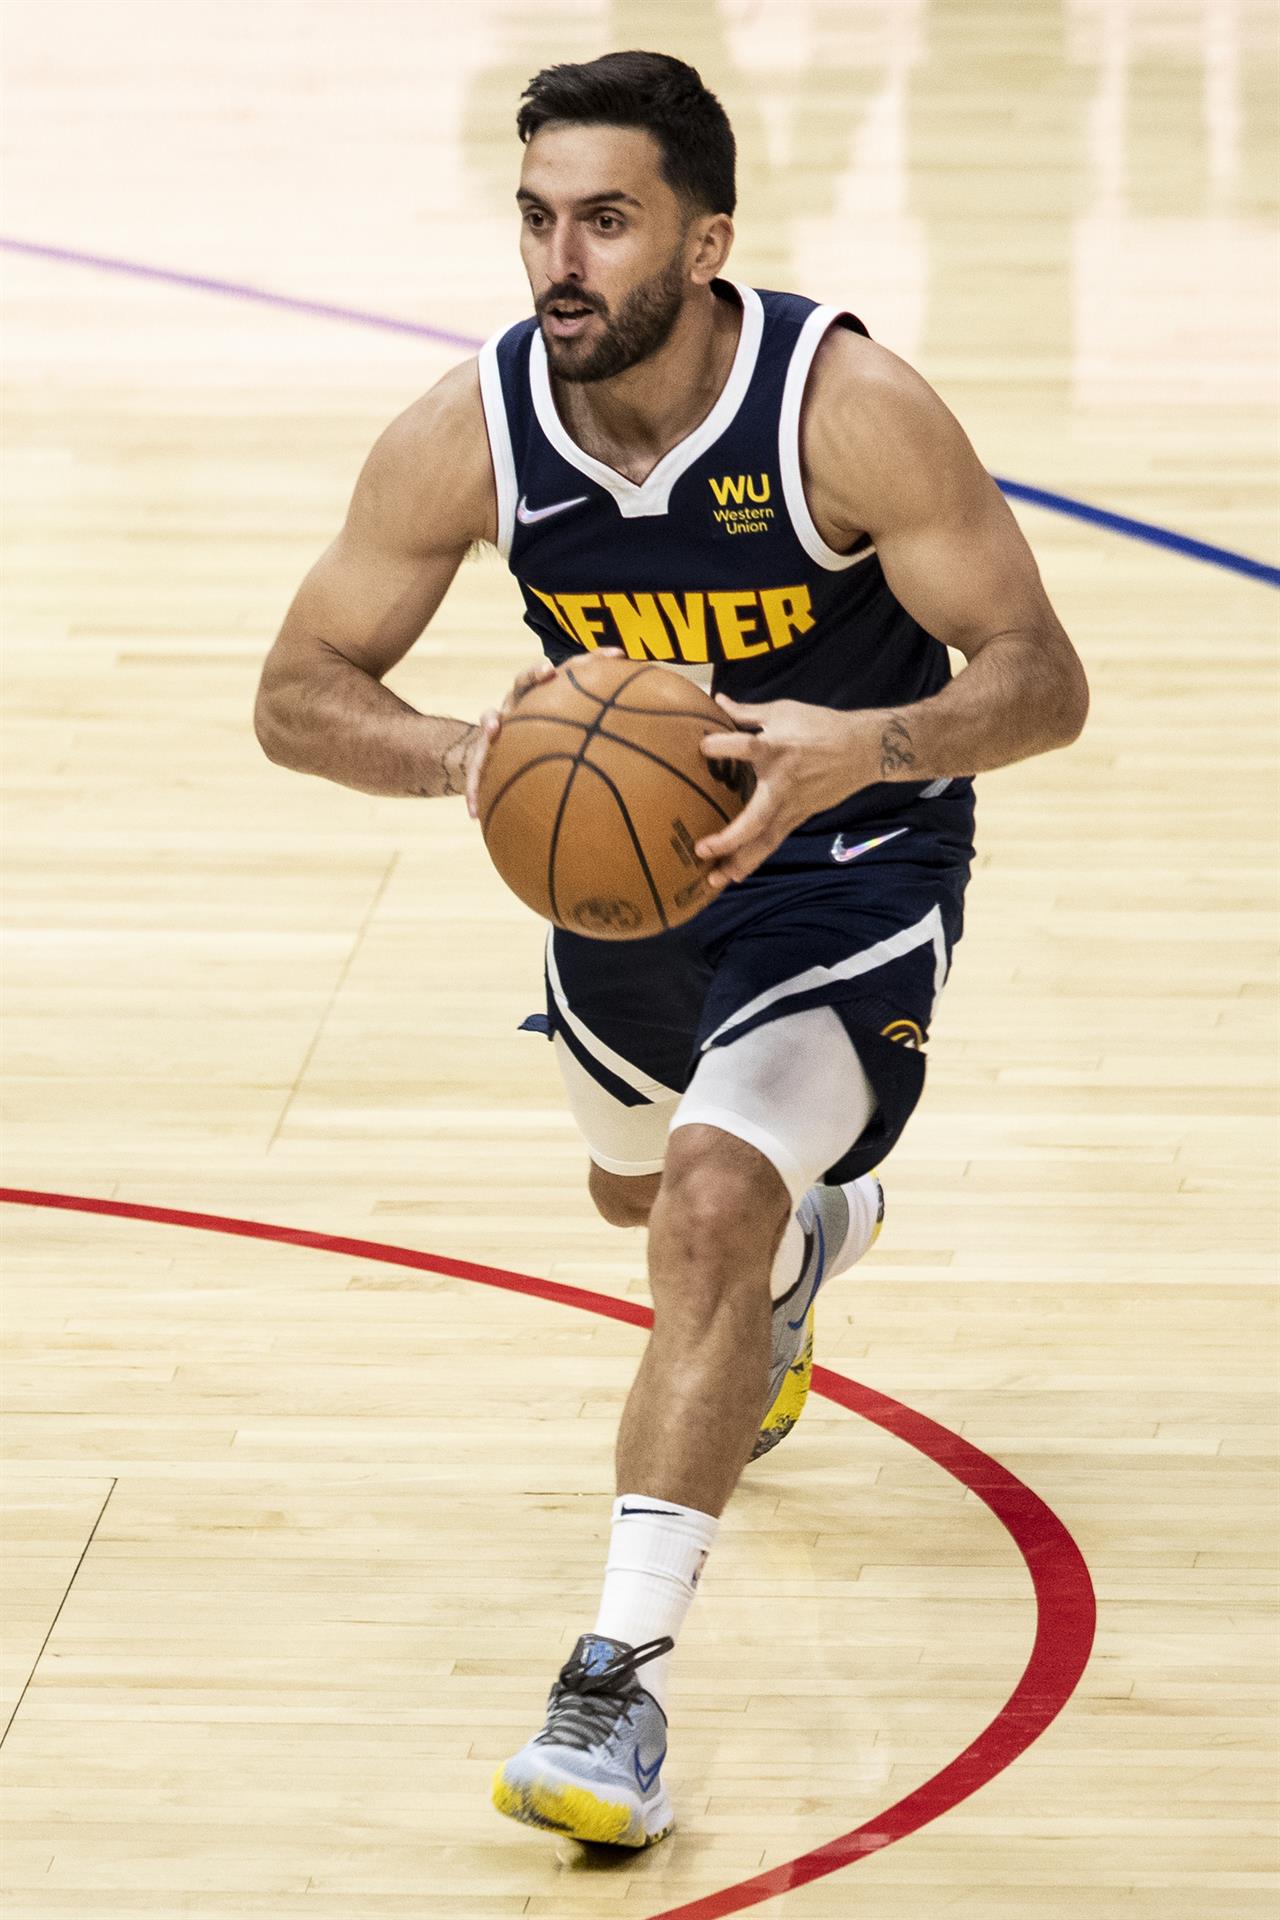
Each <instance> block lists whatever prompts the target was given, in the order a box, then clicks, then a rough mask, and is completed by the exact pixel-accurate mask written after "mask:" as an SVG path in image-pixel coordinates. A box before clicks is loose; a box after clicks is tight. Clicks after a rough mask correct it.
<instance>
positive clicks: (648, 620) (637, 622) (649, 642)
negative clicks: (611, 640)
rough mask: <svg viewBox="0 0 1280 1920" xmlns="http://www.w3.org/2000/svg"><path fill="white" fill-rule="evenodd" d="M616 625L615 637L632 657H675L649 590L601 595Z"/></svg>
mask: <svg viewBox="0 0 1280 1920" xmlns="http://www.w3.org/2000/svg"><path fill="white" fill-rule="evenodd" d="M602 598H603V600H604V604H605V606H606V608H607V609H608V611H609V612H610V613H611V614H612V615H613V618H614V620H615V622H616V623H617V628H618V638H619V639H620V640H621V642H622V644H623V647H624V648H625V650H626V653H627V656H628V658H629V659H632V660H674V659H675V654H674V653H673V652H672V649H671V635H670V634H669V633H668V632H667V629H666V627H665V626H664V625H663V622H662V615H661V614H660V613H659V612H658V606H657V602H656V601H655V599H654V597H653V595H652V594H651V593H638V594H637V595H636V597H635V599H634V600H633V599H632V598H631V595H630V594H629V593H606V594H604V595H603V596H602Z"/></svg>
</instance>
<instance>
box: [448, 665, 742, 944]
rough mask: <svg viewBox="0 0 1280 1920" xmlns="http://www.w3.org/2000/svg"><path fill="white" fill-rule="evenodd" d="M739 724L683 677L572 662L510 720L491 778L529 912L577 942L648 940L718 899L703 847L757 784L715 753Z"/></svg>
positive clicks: (500, 861)
mask: <svg viewBox="0 0 1280 1920" xmlns="http://www.w3.org/2000/svg"><path fill="white" fill-rule="evenodd" d="M733 726H734V723H733V721H732V720H730V718H729V716H728V714H726V713H725V712H724V711H723V709H722V708H720V707H718V706H717V705H716V704H715V701H714V700H712V699H711V697H710V695H709V694H706V693H703V691H702V689H701V688H700V687H697V686H694V685H693V683H692V682H691V681H689V680H686V679H684V678H683V676H682V675H680V674H678V673H670V672H668V671H667V670H666V669H665V668H663V667H659V666H653V665H650V664H649V663H647V662H645V661H641V660H617V659H602V658H600V657H599V656H596V655H592V654H584V655H582V656H581V657H580V658H579V657H575V658H574V659H572V660H568V661H566V662H565V664H564V665H563V666H562V667H561V668H560V669H559V671H558V672H557V673H556V674H555V676H554V678H553V679H550V680H546V681H544V682H543V683H542V684H541V685H540V686H536V687H533V688H531V689H530V691H529V692H528V693H526V694H524V695H523V696H522V698H521V699H520V701H519V704H518V705H517V707H516V710H515V712H514V713H513V714H512V715H511V717H510V718H509V719H507V720H504V721H503V723H502V730H501V732H500V733H499V734H498V737H497V739H496V740H495V741H493V743H492V744H491V746H490V748H489V751H488V754H487V755H486V757H485V763H484V766H483V768H482V769H481V775H480V792H479V799H480V825H481V828H482V830H483V832H484V839H485V845H486V846H487V847H488V849H489V855H490V858H491V859H492V861H493V864H494V866H495V867H496V868H497V869H498V872H499V873H500V874H501V875H502V877H503V879H504V880H505V881H506V883H507V885H508V886H509V887H510V888H511V890H512V892H513V893H515V894H518V895H519V897H520V899H521V900H523V901H524V902H525V904H526V906H530V907H532V908H533V910H534V912H535V913H538V914H541V915H542V917H543V919H544V920H553V921H554V922H555V924H556V925H557V926H558V927H564V928H566V929H567V930H568V931H569V932H571V933H585V934H589V935H591V937H592V938H594V939H597V940H641V939H644V937H645V936H646V935H647V934H653V933H661V932H662V931H663V930H664V928H667V927H678V926H680V925H681V924H682V923H683V922H684V921H686V920H691V919H692V918H693V916H694V915H695V914H696V913H698V912H700V910H701V909H702V908H703V907H705V906H706V904H707V902H708V901H709V900H710V899H711V898H712V897H713V896H712V892H711V889H710V887H708V885H707V878H706V874H707V864H708V863H707V862H705V861H702V860H699V859H698V857H697V855H696V854H695V853H694V850H693V849H694V847H695V845H696V844H697V842H698V841H699V840H701V839H702V838H703V837H704V835H706V834H710V833H714V832H716V831H717V830H718V829H719V828H720V827H723V826H725V825H726V824H727V822H728V821H730V820H732V819H733V818H734V816H735V815H736V814H738V813H740V812H741V810H742V808H743V806H744V805H745V804H746V801H747V798H748V797H749V795H750V792H751V789H752V787H753V785H754V784H755V782H754V775H753V774H752V772H751V769H750V768H749V767H747V766H745V765H742V764H740V763H739V762H737V761H723V760H722V761H716V762H712V761H709V760H707V759H706V758H705V756H704V755H703V752H702V747H701V742H702V740H703V738H704V736H705V735H706V734H708V733H724V732H726V731H732V730H733Z"/></svg>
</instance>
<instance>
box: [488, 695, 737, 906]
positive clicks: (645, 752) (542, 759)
mask: <svg viewBox="0 0 1280 1920" xmlns="http://www.w3.org/2000/svg"><path fill="white" fill-rule="evenodd" d="M656 666H657V662H656V661H653V660H646V661H644V662H642V663H641V664H640V665H639V666H638V667H637V668H636V671H635V672H634V673H633V674H630V675H629V676H628V678H627V679H625V680H624V681H623V682H622V683H621V685H620V686H617V687H615V688H614V690H613V692H612V693H611V694H610V695H609V696H608V698H607V699H605V698H603V697H602V696H601V695H600V694H598V693H592V692H591V690H590V689H589V688H588V687H584V686H582V685H581V684H580V683H579V682H578V681H577V680H576V679H575V678H574V674H573V667H572V666H570V665H568V664H566V665H565V667H564V669H563V672H564V676H565V678H566V680H568V682H569V684H570V686H571V687H572V688H573V689H574V691H575V692H576V693H580V694H582V696H583V697H584V699H587V700H594V701H595V702H596V704H597V705H598V706H599V708H600V711H599V713H598V714H597V715H596V717H595V719H594V720H592V721H591V722H590V723H589V724H586V723H584V722H583V721H581V720H569V719H567V718H566V717H565V716H563V715H561V714H532V713H527V714H512V715H511V716H510V718H509V719H508V720H506V721H505V722H504V725H506V726H511V725H513V724H514V723H515V722H516V721H517V720H521V719H523V720H553V721H555V722H556V724H558V725H560V726H566V727H579V728H581V730H582V741H581V744H580V745H579V747H578V750H577V752H576V753H574V754H572V755H569V754H563V753H544V754H539V755H538V757H537V758H536V759H534V760H530V761H527V762H526V764H525V765H524V766H523V767H521V768H520V769H519V770H518V771H517V772H516V773H513V774H512V776H511V778H510V779H509V780H508V781H507V783H506V785H505V786H504V787H502V788H501V789H500V790H499V792H498V793H497V794H496V795H495V796H494V799H493V802H492V804H491V805H490V808H489V811H488V812H487V813H486V815H485V817H484V819H483V821H482V822H481V832H484V831H485V830H486V829H487V827H488V825H489V822H490V820H492V818H493V815H494V812H495V810H496V808H497V806H498V803H499V802H500V801H501V800H504V799H505V798H506V796H507V794H508V793H509V792H510V790H511V788H512V787H513V786H514V785H515V783H516V781H517V780H519V778H520V776H521V774H525V773H528V772H529V770H530V769H531V768H532V767H537V766H544V765H546V764H547V762H548V761H553V760H569V762H570V766H569V773H568V777H567V778H566V780H565V783H564V788H563V790H562V792H561V795H560V804H559V806H558V807H557V808H556V817H555V820H554V822H553V823H552V828H551V839H550V843H549V845H548V847H547V901H548V904H549V906H550V908H551V918H552V919H553V920H555V919H556V918H557V917H558V915H557V907H558V902H557V897H556V884H555V874H556V849H557V847H558V846H559V843H560V828H561V826H562V825H563V822H564V816H565V810H566V808H567V807H568V804H569V795H570V793H571V792H572V791H573V783H574V781H575V780H576V779H577V777H578V772H579V769H580V768H581V767H583V766H589V767H590V768H591V771H592V773H595V774H598V775H599V777H600V778H601V779H602V780H603V781H604V783H605V785H606V786H607V787H608V789H609V791H610V792H611V793H612V795H613V797H614V799H615V800H616V801H617V803H618V810H619V812H620V813H621V815H622V818H623V820H624V822H625V823H626V829H627V832H628V834H629V835H630V836H631V844H632V846H633V847H634V848H635V852H636V858H637V859H638V860H639V862H640V867H641V870H642V872H643V874H644V877H645V882H646V884H647V886H648V888H649V892H650V893H651V894H652V896H653V904H654V906H655V907H656V908H657V910H658V918H659V919H660V920H661V922H662V925H663V927H664V929H665V928H668V927H669V926H670V922H669V920H668V919H667V915H666V910H665V909H664V907H663V904H662V900H661V897H660V895H659V893H658V889H657V887H656V886H655V885H654V881H653V874H652V873H651V871H650V868H649V862H648V861H647V860H646V859H645V855H644V848H643V847H642V846H641V845H640V840H639V836H638V835H637V833H636V830H635V827H634V826H633V825H632V821H631V815H630V813H629V812H628V811H627V806H626V802H625V801H624V800H623V798H622V795H621V793H620V792H619V790H618V788H617V787H616V786H615V785H614V783H613V781H612V780H611V779H610V778H609V776H608V774H607V773H605V772H604V771H603V769H602V768H600V767H598V766H595V765H594V764H593V763H592V762H591V761H589V760H588V759H587V758H586V754H587V749H588V747H589V746H590V745H591V742H592V741H593V740H594V739H595V737H596V735H597V734H598V733H600V731H601V729H602V727H603V725H604V721H605V716H606V715H607V714H608V711H609V709H610V707H612V706H614V705H616V703H617V700H618V696H619V694H622V693H625V692H626V690H627V688H628V687H632V686H634V685H635V683H636V681H637V680H642V679H643V678H644V676H645V674H646V673H652V672H653V671H654V670H655V667H656ZM618 710H619V712H620V713H642V714H643V713H644V712H645V709H644V708H642V707H620V708H619V709H618ZM651 717H653V716H651ZM673 717H674V716H673ZM684 717H685V718H688V719H695V720H709V718H710V716H709V715H707V714H687V715H685V716H684ZM603 738H604V739H606V740H609V741H611V742H612V743H613V744H614V745H615V746H620V747H631V748H632V750H633V751H634V752H636V753H638V754H640V755H641V756H642V757H643V758H644V759H647V760H652V761H653V762H654V764H655V765H656V766H660V767H662V768H663V769H664V770H665V771H666V772H667V773H673V774H674V775H675V777H676V778H677V780H683V781H684V783H685V785H686V786H688V787H692V789H693V791H694V792H695V793H696V794H699V795H701V797H702V798H703V799H704V800H705V801H706V802H707V804H708V806H710V807H712V808H713V809H714V811H715V812H716V813H718V814H719V815H720V818H721V819H722V820H724V821H726V822H727V821H728V819H729V815H728V814H727V813H726V812H725V811H724V809H723V807H721V806H720V804H719V802H718V801H716V800H714V799H713V798H712V796H711V795H710V794H709V793H707V792H705V791H704V789H703V788H702V787H700V786H699V785H698V783H697V781H696V780H691V779H690V778H689V776H688V774H686V773H682V772H681V770H680V768H679V767H673V766H672V765H671V763H670V761H669V760H664V759H663V758H662V756H661V755H660V754H656V753H651V752H650V751H649V749H648V748H647V747H639V746H636V745H635V744H634V742H633V741H630V740H624V739H623V738H622V736H621V735H620V734H614V733H606V734H604V735H603Z"/></svg>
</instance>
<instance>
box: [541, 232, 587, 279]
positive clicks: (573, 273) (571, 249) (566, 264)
mask: <svg viewBox="0 0 1280 1920" xmlns="http://www.w3.org/2000/svg"><path fill="white" fill-rule="evenodd" d="M546 271H547V277H548V279H549V280H550V281H551V283H552V285H553V286H555V285H558V284H559V282H561V281H568V282H570V283H571V284H573V285H575V286H579V285H581V283H582V279H583V270H582V250H581V247H580V246H579V244H578V233H577V229H576V226H575V224H574V222H573V221H571V220H568V221H566V220H557V221H556V224H555V228H554V230H553V232H552V235H551V245H550V246H549V247H548V249H547V254H546Z"/></svg>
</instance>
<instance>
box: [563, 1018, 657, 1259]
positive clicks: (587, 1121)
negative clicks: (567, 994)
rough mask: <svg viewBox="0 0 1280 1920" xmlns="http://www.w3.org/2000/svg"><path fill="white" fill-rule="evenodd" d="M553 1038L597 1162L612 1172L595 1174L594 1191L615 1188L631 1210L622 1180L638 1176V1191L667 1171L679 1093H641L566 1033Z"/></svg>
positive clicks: (570, 1095)
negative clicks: (598, 1064)
mask: <svg viewBox="0 0 1280 1920" xmlns="http://www.w3.org/2000/svg"><path fill="white" fill-rule="evenodd" d="M553 1044H554V1046H555V1055H556V1065H557V1066H558V1067H559V1069H560V1078H561V1080H562V1081H563V1082H564V1090H565V1094H566V1096H567V1098H568V1101H569V1107H570V1111H571V1112H572V1114H573V1117H574V1120H575V1121H576V1122H577V1126H578V1131H579V1133H580V1134H581V1135H582V1137H583V1140H584V1141H585V1142H586V1147H587V1152H588V1154H589V1155H590V1158H591V1164H592V1167H593V1168H594V1169H597V1170H598V1171H599V1172H600V1173H602V1174H605V1175H607V1176H609V1178H607V1179H605V1180H596V1179H595V1178H594V1177H593V1179H592V1194H593V1197H596V1196H599V1197H603V1196H608V1195H611V1194H614V1193H616V1194H617V1195H618V1205H619V1207H620V1208H622V1209H623V1210H628V1211H629V1210H631V1209H630V1208H626V1207H625V1190H624V1189H623V1188H622V1187H621V1186H620V1185H619V1183H620V1182H624V1181H628V1182H629V1181H634V1182H635V1183H636V1185H635V1188H634V1192H635V1193H636V1195H637V1196H639V1195H641V1194H643V1193H646V1192H647V1191H648V1187H649V1183H650V1181H651V1178H652V1177H653V1176H656V1175H658V1174H660V1173H661V1172H662V1164H663V1160H664V1159H665V1157H666V1151H667V1133H668V1131H669V1129H670V1126H671V1120H672V1116H673V1115H674V1113H675V1110H676V1108H677V1107H678V1106H679V1104H680V1095H679V1094H678V1093H677V1092H676V1091H675V1090H674V1089H673V1088H667V1089H658V1088H655V1089H654V1091H653V1092H652V1093H640V1092H638V1091H637V1090H636V1089H635V1088H631V1087H628V1086H627V1084H626V1082H625V1081H621V1082H620V1081H619V1080H618V1079H617V1078H616V1076H613V1075H610V1076H609V1079H608V1080H607V1081H606V1079H605V1078H604V1077H603V1076H602V1074H601V1073H600V1071H599V1070H598V1069H596V1070H593V1065H592V1063H591V1061H590V1059H589V1058H585V1059H584V1057H583V1054H584V1051H585V1050H584V1049H582V1048H571V1047H570V1046H569V1045H568V1043H567V1042H566V1039H565V1036H564V1034H563V1033H556V1034H555V1035H553ZM650 1197H651V1196H650ZM601 1211H602V1212H604V1211H605V1209H604V1208H603V1207H602V1208H601ZM607 1217H608V1215H607V1214H606V1218H607ZM618 1224H619V1225H630V1224H631V1222H630V1221H620V1222H619V1223H618Z"/></svg>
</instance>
